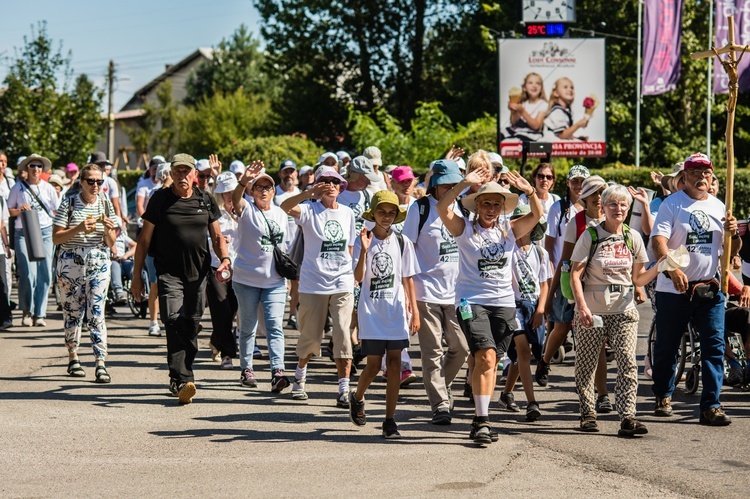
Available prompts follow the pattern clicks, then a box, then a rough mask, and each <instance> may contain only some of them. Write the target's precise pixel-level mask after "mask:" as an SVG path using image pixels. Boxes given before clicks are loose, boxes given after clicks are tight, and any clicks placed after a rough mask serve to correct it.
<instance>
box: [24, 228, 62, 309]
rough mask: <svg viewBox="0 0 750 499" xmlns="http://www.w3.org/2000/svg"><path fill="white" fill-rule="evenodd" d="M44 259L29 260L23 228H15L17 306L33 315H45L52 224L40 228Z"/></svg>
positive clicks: (50, 278) (48, 283) (50, 266)
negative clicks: (37, 260)
mask: <svg viewBox="0 0 750 499" xmlns="http://www.w3.org/2000/svg"><path fill="white" fill-rule="evenodd" d="M42 242H43V243H44V255H45V259H44V260H42V261H39V262H32V261H29V252H28V250H27V249H26V238H25V237H24V236H23V230H16V237H15V248H16V263H17V264H18V307H19V308H20V309H21V310H22V311H24V312H26V313H30V314H31V315H33V316H34V317H46V316H47V296H48V295H49V287H50V284H51V282H52V255H53V253H54V246H53V245H52V226H51V225H50V226H49V227H44V228H43V229H42Z"/></svg>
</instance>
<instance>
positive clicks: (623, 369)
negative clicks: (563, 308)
mask: <svg viewBox="0 0 750 499" xmlns="http://www.w3.org/2000/svg"><path fill="white" fill-rule="evenodd" d="M632 202H633V198H632V196H631V195H630V193H629V192H628V190H627V189H626V188H625V187H624V186H622V185H617V184H615V185H612V186H610V187H607V188H606V189H605V190H604V192H602V195H601V205H602V210H603V211H604V221H603V222H602V223H601V224H600V225H598V226H596V227H589V228H587V229H586V230H585V231H584V232H583V233H582V234H581V236H580V238H579V239H578V242H577V243H576V245H575V248H574V250H573V255H572V257H571V271H570V282H571V287H572V289H573V295H574V297H575V304H576V305H575V307H576V311H575V317H574V323H575V327H576V332H577V336H576V339H577V348H576V362H575V378H576V388H577V389H578V397H579V400H580V411H581V423H580V429H581V431H585V432H597V431H599V425H598V424H597V422H596V412H595V409H594V406H595V400H596V399H595V395H594V371H595V369H596V365H597V362H598V360H599V353H600V351H601V349H602V346H603V344H604V342H607V344H608V345H609V346H610V348H611V349H612V350H613V351H614V354H615V359H616V360H617V381H616V384H615V387H616V389H615V391H616V396H617V411H618V413H619V415H620V430H619V432H618V435H619V436H628V437H629V436H634V435H645V434H646V433H648V430H647V429H646V426H645V425H644V424H643V423H641V422H639V421H638V420H636V419H635V399H636V392H637V389H638V367H637V365H636V358H635V346H636V341H637V339H638V320H639V315H638V310H636V308H635V300H634V296H635V294H634V288H633V286H634V285H635V286H644V285H646V284H647V283H648V282H649V281H651V280H653V279H655V278H656V275H657V272H658V271H657V266H653V267H652V268H651V269H649V270H648V271H647V270H645V267H644V263H646V262H647V261H648V257H647V256H646V249H645V247H644V244H643V240H642V239H641V236H640V234H639V233H638V232H636V231H634V230H630V229H629V228H628V226H627V225H625V223H624V222H625V218H626V217H627V215H628V211H629V210H630V205H631V204H632ZM584 283H585V287H584Z"/></svg>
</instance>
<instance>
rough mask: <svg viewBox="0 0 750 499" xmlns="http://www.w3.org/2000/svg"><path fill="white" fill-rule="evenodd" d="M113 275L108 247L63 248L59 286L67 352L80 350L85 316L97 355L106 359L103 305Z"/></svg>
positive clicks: (58, 273)
mask: <svg viewBox="0 0 750 499" xmlns="http://www.w3.org/2000/svg"><path fill="white" fill-rule="evenodd" d="M110 278H111V273H110V259H109V251H108V250H107V249H106V248H75V249H70V250H61V251H60V255H59V257H58V260H57V286H58V287H59V291H60V296H61V300H62V309H63V328H64V330H65V346H67V347H68V352H70V353H75V352H77V351H78V345H79V343H80V342H81V326H82V325H83V318H84V316H85V317H86V326H88V328H89V333H90V334H91V345H92V347H93V348H94V357H96V358H97V359H104V358H105V357H106V356H107V326H106V325H105V324H104V308H105V303H106V300H107V290H108V288H109V281H110Z"/></svg>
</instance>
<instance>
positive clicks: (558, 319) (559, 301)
mask: <svg viewBox="0 0 750 499" xmlns="http://www.w3.org/2000/svg"><path fill="white" fill-rule="evenodd" d="M574 312H575V305H574V304H572V303H568V299H567V298H565V297H564V296H563V295H562V290H561V289H560V288H559V287H558V288H557V291H556V292H555V296H553V297H552V312H551V313H550V314H549V320H550V321H552V322H554V323H555V324H570V323H571V322H573V313H574Z"/></svg>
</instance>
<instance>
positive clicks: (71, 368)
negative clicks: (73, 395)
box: [68, 359, 86, 378]
mask: <svg viewBox="0 0 750 499" xmlns="http://www.w3.org/2000/svg"><path fill="white" fill-rule="evenodd" d="M68 374H70V375H71V376H75V377H76V378H83V377H84V376H86V371H84V370H83V368H82V367H81V363H80V362H79V361H78V359H73V360H71V361H70V362H68Z"/></svg>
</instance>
